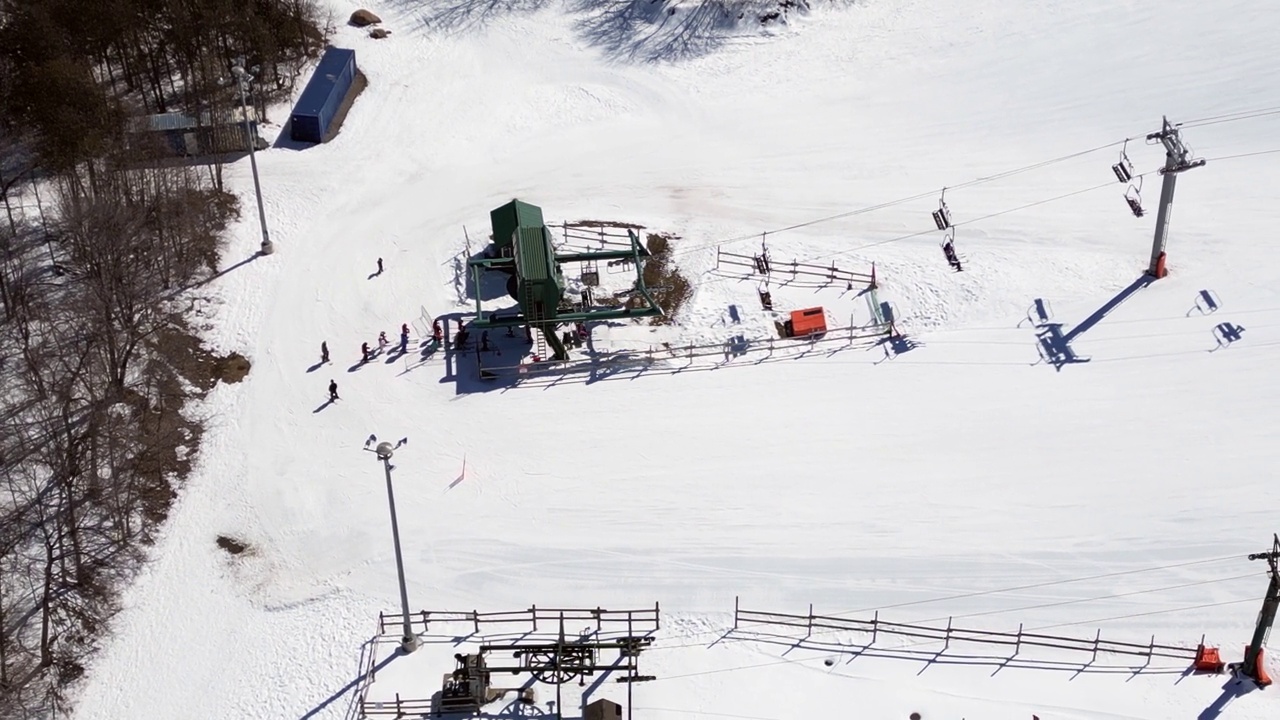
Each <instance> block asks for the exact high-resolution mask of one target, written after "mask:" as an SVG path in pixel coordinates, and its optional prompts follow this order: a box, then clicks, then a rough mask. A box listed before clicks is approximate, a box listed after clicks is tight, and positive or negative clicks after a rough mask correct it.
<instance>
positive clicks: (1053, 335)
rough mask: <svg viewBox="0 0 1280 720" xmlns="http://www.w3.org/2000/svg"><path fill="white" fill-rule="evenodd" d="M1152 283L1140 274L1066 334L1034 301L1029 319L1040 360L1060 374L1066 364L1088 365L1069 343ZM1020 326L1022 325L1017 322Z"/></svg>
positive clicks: (1043, 305) (1039, 301)
mask: <svg viewBox="0 0 1280 720" xmlns="http://www.w3.org/2000/svg"><path fill="white" fill-rule="evenodd" d="M1153 282H1155V278H1154V277H1152V276H1150V275H1146V274H1143V275H1141V276H1139V277H1138V279H1137V280H1134V281H1133V282H1131V283H1129V285H1128V286H1127V287H1125V288H1124V289H1123V290H1121V291H1120V292H1118V293H1116V295H1115V297H1113V298H1111V299H1110V300H1108V301H1107V302H1105V303H1103V305H1102V306H1101V307H1099V308H1098V309H1097V310H1094V311H1093V313H1092V314H1090V315H1089V317H1087V318H1085V319H1084V320H1083V321H1081V322H1080V323H1079V324H1078V325H1076V326H1075V327H1073V328H1071V329H1070V330H1068V331H1065V332H1064V331H1063V325H1062V323H1059V322H1048V319H1049V318H1050V317H1051V315H1052V312H1050V311H1049V310H1048V303H1046V302H1045V301H1044V299H1043V298H1037V299H1036V301H1035V304H1034V305H1033V309H1032V310H1031V311H1030V312H1029V313H1028V319H1029V320H1031V322H1032V324H1033V325H1034V326H1035V328H1036V350H1037V352H1038V353H1039V354H1040V361H1037V364H1038V363H1039V362H1041V361H1043V362H1046V363H1048V364H1050V365H1052V366H1053V368H1054V369H1055V370H1058V371H1061V370H1062V368H1063V367H1065V366H1067V365H1074V364H1077V363H1086V362H1089V358H1087V357H1081V356H1080V355H1079V354H1077V353H1076V351H1075V349H1074V348H1073V347H1071V343H1072V342H1073V341H1075V340H1076V338H1078V337H1080V336H1081V335H1083V334H1085V333H1086V332H1089V331H1090V330H1092V329H1093V327H1094V326H1095V325H1097V324H1098V323H1099V322H1101V321H1102V320H1103V319H1104V318H1105V317H1107V315H1110V314H1111V313H1112V312H1113V311H1114V310H1115V309H1116V308H1118V307H1120V306H1121V305H1123V304H1124V302H1125V301H1126V300H1128V299H1129V298H1131V297H1133V296H1134V295H1135V294H1136V293H1137V292H1138V291H1139V290H1142V289H1143V288H1145V287H1147V286H1148V285H1150V284H1151V283H1153ZM1019 325H1021V323H1019Z"/></svg>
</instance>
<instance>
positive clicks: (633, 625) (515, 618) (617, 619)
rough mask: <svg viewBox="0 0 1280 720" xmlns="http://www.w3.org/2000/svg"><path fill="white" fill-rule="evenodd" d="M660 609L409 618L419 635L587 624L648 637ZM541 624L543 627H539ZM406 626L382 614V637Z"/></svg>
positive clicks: (423, 613) (444, 613)
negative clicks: (440, 628) (446, 627)
mask: <svg viewBox="0 0 1280 720" xmlns="http://www.w3.org/2000/svg"><path fill="white" fill-rule="evenodd" d="M659 615H660V611H659V606H658V603H656V602H655V603H654V604H653V607H651V608H644V609H640V610H606V609H604V608H540V607H538V606H536V605H534V606H531V607H530V608H528V609H527V610H506V611H498V612H480V611H478V610H462V611H454V610H419V611H418V612H415V613H410V614H409V626H410V629H411V630H412V631H413V632H415V633H418V632H428V631H430V630H431V626H432V625H441V624H459V623H463V624H467V625H470V626H471V629H472V632H473V633H475V634H477V635H479V634H482V633H483V632H484V629H485V628H486V627H494V626H511V625H518V626H523V627H524V628H526V630H523V632H538V631H539V630H541V631H542V632H553V631H556V630H559V628H560V623H561V622H562V621H563V622H566V623H569V622H572V623H579V622H586V623H592V624H594V625H595V626H596V632H617V631H621V630H626V631H627V632H628V633H629V634H635V635H646V634H648V633H652V632H657V631H658V630H659V628H660V620H659ZM539 623H541V626H539ZM403 624H404V616H403V615H402V614H401V613H397V612H391V613H385V612H384V613H378V633H379V634H381V635H386V634H388V633H389V632H396V633H398V632H400V629H401V627H402V626H403Z"/></svg>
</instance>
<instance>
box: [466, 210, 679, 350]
mask: <svg viewBox="0 0 1280 720" xmlns="http://www.w3.org/2000/svg"><path fill="white" fill-rule="evenodd" d="M489 221H490V224H491V225H492V226H493V248H492V249H491V250H489V251H486V253H485V255H484V256H482V257H478V258H473V259H471V260H469V261H468V262H467V265H468V266H469V268H470V270H471V273H472V279H473V281H474V282H475V287H476V288H479V287H480V278H481V276H482V275H483V274H484V273H485V272H486V271H489V270H497V271H499V272H503V273H506V274H507V275H508V276H509V277H508V280H507V293H508V294H509V295H511V296H512V297H513V298H515V300H516V301H517V302H518V303H519V305H518V309H517V312H515V313H512V312H511V311H510V310H502V311H490V312H486V311H485V310H484V308H483V307H482V306H481V300H480V293H479V292H477V293H476V319H475V320H474V321H472V323H471V325H472V327H475V328H481V329H483V328H495V327H511V326H518V325H527V326H529V328H530V331H531V332H535V331H541V333H542V335H543V337H544V338H546V345H547V346H548V347H550V348H551V350H552V352H553V353H554V355H553V358H554V359H555V360H566V359H568V352H567V351H566V350H565V347H564V343H563V342H561V341H560V337H559V335H558V334H557V332H556V328H557V327H558V326H559V325H561V324H565V323H577V322H589V321H592V320H618V319H629V318H642V317H652V316H654V315H662V314H663V313H662V308H660V307H658V304H657V303H656V302H654V300H653V297H652V296H651V295H650V294H649V289H648V288H647V287H645V284H644V260H645V259H646V258H648V257H650V255H651V253H650V252H649V249H648V248H646V247H644V246H643V245H641V244H640V236H639V235H637V234H636V232H635V231H634V230H631V229H628V230H627V236H628V238H629V239H630V241H631V246H630V247H629V248H628V249H625V250H624V249H618V250H600V251H595V252H577V253H569V254H565V255H557V254H556V251H555V246H554V244H553V243H552V242H551V231H550V230H549V229H548V228H547V226H546V225H545V224H544V222H543V219H542V208H539V207H538V206H537V205H530V204H529V203H526V202H522V201H520V200H512V201H511V202H509V203H507V204H506V205H503V206H502V207H500V208H497V209H495V210H493V211H492V212H490V213H489ZM601 260H603V261H606V262H609V261H612V262H619V261H622V262H631V263H634V265H635V270H636V285H635V289H636V294H637V295H638V296H639V300H640V302H639V304H638V305H636V306H634V307H627V306H624V307H620V308H615V307H588V306H586V305H585V304H582V305H578V306H575V305H574V303H573V302H571V301H567V300H566V299H565V281H564V270H563V269H562V266H563V265H564V264H566V263H585V264H586V266H587V267H588V268H589V269H591V270H592V271H594V270H595V268H596V263H597V262H599V261H601Z"/></svg>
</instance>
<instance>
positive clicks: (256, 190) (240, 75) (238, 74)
mask: <svg viewBox="0 0 1280 720" xmlns="http://www.w3.org/2000/svg"><path fill="white" fill-rule="evenodd" d="M231 74H232V75H234V76H235V78H236V86H237V87H239V88H240V109H241V112H242V113H243V115H244V135H245V138H246V139H247V140H248V141H249V167H251V168H252V169H253V194H254V195H256V196H257V198H258V226H259V227H261V228H262V246H261V249H262V254H263V255H270V254H271V253H273V252H275V246H273V245H272V244H271V237H270V235H268V234H267V214H266V212H265V211H263V209H262V186H261V185H260V184H259V183H258V157H257V155H256V154H255V148H254V145H255V144H256V143H254V142H253V132H251V131H250V130H249V101H248V100H247V99H246V98H245V92H244V89H245V86H246V85H248V84H249V82H250V81H251V80H253V76H252V75H250V74H249V73H248V72H246V71H245V69H244V68H242V67H240V66H239V65H236V66H234V67H232V68H231Z"/></svg>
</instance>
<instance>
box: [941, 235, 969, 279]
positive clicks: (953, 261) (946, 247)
mask: <svg viewBox="0 0 1280 720" xmlns="http://www.w3.org/2000/svg"><path fill="white" fill-rule="evenodd" d="M955 242H956V234H955V231H954V230H953V231H952V232H950V233H948V234H947V236H946V239H945V241H944V242H943V243H942V254H943V255H945V256H946V258H947V264H948V265H950V266H951V269H952V270H955V271H956V272H961V271H963V270H964V268H963V267H962V266H961V265H960V256H959V255H956V245H955Z"/></svg>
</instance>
